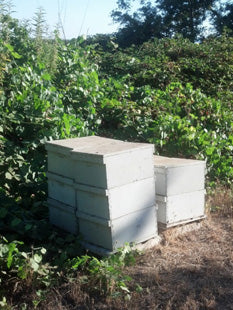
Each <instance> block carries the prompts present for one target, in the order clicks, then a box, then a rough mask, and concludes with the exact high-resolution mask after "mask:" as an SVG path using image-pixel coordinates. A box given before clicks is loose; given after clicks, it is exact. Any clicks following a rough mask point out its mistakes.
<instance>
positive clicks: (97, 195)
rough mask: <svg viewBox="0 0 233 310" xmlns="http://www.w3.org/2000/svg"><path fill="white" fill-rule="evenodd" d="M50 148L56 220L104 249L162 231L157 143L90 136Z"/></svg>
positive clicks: (52, 215) (89, 244)
mask: <svg viewBox="0 0 233 310" xmlns="http://www.w3.org/2000/svg"><path fill="white" fill-rule="evenodd" d="M46 149H47V151H48V174H47V176H48V189H49V199H48V205H49V208H50V220H51V222H52V223H53V224H55V225H57V226H59V227H61V228H63V229H65V230H67V231H71V232H75V233H76V232H77V231H79V232H80V233H81V235H82V236H83V238H84V244H85V246H86V247H89V248H91V249H92V250H94V251H95V252H99V253H104V252H105V253H110V252H114V251H115V250H116V249H117V248H119V247H122V246H123V245H124V243H126V242H135V243H138V242H142V241H146V240H148V239H150V238H153V237H155V236H157V214H156V207H155V179H154V171H153V167H154V163H153V150H154V148H153V145H150V144H141V143H128V142H123V141H119V140H112V139H106V138H101V137H95V136H91V137H85V138H75V139H67V140H58V141H53V142H48V143H47V145H46ZM66 209H67V212H66ZM74 214H75V215H74ZM61 217H63V218H66V221H67V224H66V225H64V223H62V221H61Z"/></svg>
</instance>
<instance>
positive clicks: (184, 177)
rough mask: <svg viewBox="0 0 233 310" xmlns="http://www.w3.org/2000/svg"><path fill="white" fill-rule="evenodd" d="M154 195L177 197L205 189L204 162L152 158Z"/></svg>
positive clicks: (160, 157)
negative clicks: (154, 182) (154, 177)
mask: <svg viewBox="0 0 233 310" xmlns="http://www.w3.org/2000/svg"><path fill="white" fill-rule="evenodd" d="M154 166H155V176H156V193H157V194H158V195H162V196H171V195H178V194H182V193H189V192H194V191H199V190H203V189H204V188H205V162H204V161H201V160H191V159H180V158H169V157H163V156H154Z"/></svg>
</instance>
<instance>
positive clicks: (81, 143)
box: [46, 136, 112, 153]
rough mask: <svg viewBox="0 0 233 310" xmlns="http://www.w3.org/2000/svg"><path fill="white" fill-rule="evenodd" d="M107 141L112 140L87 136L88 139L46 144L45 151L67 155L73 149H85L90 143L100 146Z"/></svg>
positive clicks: (73, 139)
mask: <svg viewBox="0 0 233 310" xmlns="http://www.w3.org/2000/svg"><path fill="white" fill-rule="evenodd" d="M108 140H110V141H112V139H108V138H103V137H98V136H89V137H81V138H80V137H79V138H71V139H61V140H55V141H48V142H46V150H47V151H56V152H58V153H59V152H62V153H63V152H65V153H69V152H70V151H71V150H73V149H81V148H83V147H87V146H88V145H90V143H95V144H102V143H106V142H107V141H108Z"/></svg>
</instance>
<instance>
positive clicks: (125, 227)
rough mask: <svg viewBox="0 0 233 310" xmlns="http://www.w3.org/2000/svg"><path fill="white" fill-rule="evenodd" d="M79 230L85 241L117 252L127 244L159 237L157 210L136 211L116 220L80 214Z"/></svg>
mask: <svg viewBox="0 0 233 310" xmlns="http://www.w3.org/2000/svg"><path fill="white" fill-rule="evenodd" d="M78 218H79V230H80V233H81V235H82V236H83V238H84V241H85V242H87V243H89V244H92V245H95V246H97V247H102V248H103V249H105V250H107V251H115V250H116V249H117V248H119V247H122V246H124V244H125V243H126V242H129V243H130V242H134V243H139V242H143V241H145V240H149V239H151V238H153V237H156V236H157V217H156V208H155V207H154V206H153V207H150V208H145V209H143V210H140V211H136V212H133V213H130V214H127V215H126V216H122V217H119V218H117V219H115V220H107V219H103V218H98V217H96V216H91V215H89V214H85V213H83V212H78Z"/></svg>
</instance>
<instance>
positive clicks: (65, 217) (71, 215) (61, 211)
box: [47, 199, 79, 234]
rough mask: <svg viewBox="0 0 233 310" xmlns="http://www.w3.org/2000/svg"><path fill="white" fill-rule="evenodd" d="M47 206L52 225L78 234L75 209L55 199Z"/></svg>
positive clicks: (50, 200) (49, 201) (48, 202)
mask: <svg viewBox="0 0 233 310" xmlns="http://www.w3.org/2000/svg"><path fill="white" fill-rule="evenodd" d="M47 204H48V207H49V220H50V223H52V224H53V225H55V226H57V227H59V228H61V229H63V230H65V231H68V232H70V233H72V234H77V233H78V231H79V229H78V219H77V217H76V214H75V209H74V208H72V207H71V206H69V205H66V204H63V203H61V202H60V201H57V200H54V199H48V200H47Z"/></svg>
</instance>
